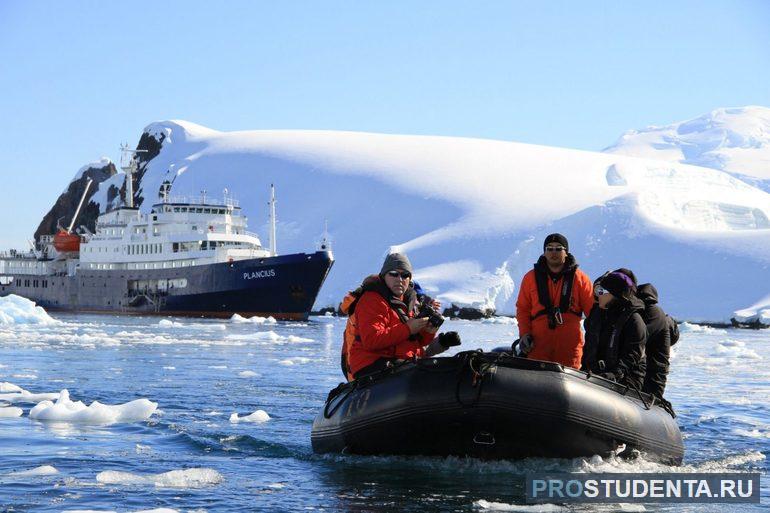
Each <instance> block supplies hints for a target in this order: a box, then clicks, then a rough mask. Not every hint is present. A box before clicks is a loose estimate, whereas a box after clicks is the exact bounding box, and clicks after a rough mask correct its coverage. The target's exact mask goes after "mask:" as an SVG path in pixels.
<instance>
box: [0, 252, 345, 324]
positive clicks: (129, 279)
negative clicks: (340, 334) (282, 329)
mask: <svg viewBox="0 0 770 513" xmlns="http://www.w3.org/2000/svg"><path fill="white" fill-rule="evenodd" d="M333 263H334V260H333V258H332V255H331V252H328V251H318V252H316V253H309V254H306V253H299V254H293V255H281V256H276V257H265V258H254V259H248V260H239V261H233V262H223V263H217V264H207V265H197V266H192V267H182V268H173V269H147V270H83V269H79V270H78V271H77V273H76V274H75V275H74V276H30V275H15V276H14V279H13V282H12V283H11V284H9V285H7V286H2V287H0V296H4V295H8V294H16V295H19V296H23V297H26V298H29V299H31V300H33V301H35V302H36V303H37V304H39V305H40V306H42V307H44V308H46V309H48V310H69V311H81V312H82V311H88V312H105V313H121V314H158V315H187V316H189V315H192V316H205V317H230V316H232V315H233V314H236V313H237V314H239V315H243V316H254V315H259V316H270V315H271V316H273V317H275V318H277V319H294V320H304V319H307V317H308V315H309V314H310V311H311V309H312V308H313V303H314V302H315V299H316V296H317V295H318V292H319V290H320V289H321V286H322V285H323V282H324V280H325V279H326V276H327V275H328V274H329V271H330V269H331V267H332V265H333Z"/></svg>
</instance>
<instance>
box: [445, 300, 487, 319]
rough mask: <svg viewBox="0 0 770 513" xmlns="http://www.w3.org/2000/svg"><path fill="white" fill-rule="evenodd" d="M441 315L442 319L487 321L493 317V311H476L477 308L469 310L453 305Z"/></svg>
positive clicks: (485, 309)
mask: <svg viewBox="0 0 770 513" xmlns="http://www.w3.org/2000/svg"><path fill="white" fill-rule="evenodd" d="M443 315H444V317H451V318H455V319H466V320H470V321H476V320H479V319H488V318H489V317H492V316H494V315H495V310H494V308H490V309H487V308H484V309H478V308H469V307H464V306H463V307H460V306H457V305H455V304H454V303H453V304H452V305H451V306H449V307H447V308H445V309H444V313H443Z"/></svg>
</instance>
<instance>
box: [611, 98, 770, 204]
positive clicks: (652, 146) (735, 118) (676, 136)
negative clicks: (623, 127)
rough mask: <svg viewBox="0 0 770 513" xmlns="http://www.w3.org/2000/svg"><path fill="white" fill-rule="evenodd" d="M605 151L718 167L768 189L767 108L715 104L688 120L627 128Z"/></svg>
mask: <svg viewBox="0 0 770 513" xmlns="http://www.w3.org/2000/svg"><path fill="white" fill-rule="evenodd" d="M604 151H605V152H608V153H615V154H618V155H629V156H632V157H643V158H650V159H658V160H666V161H669V162H681V163H684V164H692V165H695V166H704V167H710V168H713V169H721V170H723V171H727V172H728V173H730V174H732V175H733V176H736V177H738V178H741V179H742V180H744V181H746V182H748V183H751V184H754V185H756V186H758V187H760V188H762V189H764V190H766V191H770V109H769V108H767V107H757V106H751V107H742V108H734V109H716V110H714V111H712V112H710V113H708V114H705V115H703V116H700V117H697V118H695V119H690V120H688V121H682V122H679V123H674V124H671V125H667V126H649V127H647V128H645V129H642V130H629V131H628V132H626V133H625V134H623V135H622V136H621V137H620V139H618V141H617V142H616V143H615V144H614V145H612V146H610V147H609V148H607V149H605V150H604Z"/></svg>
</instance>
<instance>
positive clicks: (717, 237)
mask: <svg viewBox="0 0 770 513" xmlns="http://www.w3.org/2000/svg"><path fill="white" fill-rule="evenodd" d="M145 131H146V132H147V133H149V134H152V135H153V136H154V137H156V138H157V139H161V137H162V138H163V143H162V148H161V151H160V153H159V154H158V155H157V156H156V157H155V158H154V159H152V160H150V161H149V162H148V163H147V165H146V168H145V174H144V176H143V178H142V182H141V184H140V185H139V186H138V189H139V188H141V191H142V194H143V197H144V199H145V201H144V203H143V204H142V206H141V208H142V210H143V211H148V210H149V208H150V206H151V204H152V203H154V202H155V201H157V195H156V191H158V188H159V186H160V184H161V183H162V181H163V180H165V179H167V178H169V179H172V178H175V182H174V189H173V191H172V194H173V195H187V196H197V195H198V194H199V191H201V190H203V189H205V190H206V191H207V194H208V196H209V197H211V196H217V195H218V194H217V193H218V192H219V191H222V190H223V189H225V188H228V189H229V190H230V191H231V192H232V193H234V194H235V195H236V197H238V198H239V199H240V200H241V206H242V207H243V208H244V211H245V212H246V214H247V215H248V216H250V217H251V222H250V229H251V230H252V231H256V232H259V233H260V234H262V235H263V236H264V234H265V233H266V220H267V207H266V202H267V199H268V194H269V185H270V184H271V183H275V184H276V191H277V195H278V221H279V222H278V250H279V252H281V253H290V252H298V251H312V250H314V242H315V241H318V240H319V239H320V237H321V235H322V232H323V229H324V221H325V220H328V225H329V232H330V234H331V236H332V239H333V249H334V252H335V257H336V259H337V262H336V264H335V267H334V268H333V270H332V272H331V274H330V276H329V278H328V281H327V283H326V285H325V286H324V288H323V289H322V291H321V294H320V295H319V298H318V301H317V303H316V306H318V307H320V306H327V305H333V304H336V303H337V302H339V300H340V299H341V298H342V296H343V294H344V292H345V291H346V290H348V289H350V288H352V287H354V286H356V285H357V283H359V282H360V280H361V279H362V278H363V277H364V276H365V275H367V274H369V273H371V272H373V271H377V270H378V269H379V266H380V264H381V261H382V258H383V256H384V254H385V253H386V252H387V251H388V248H389V247H392V248H395V249H399V250H401V251H406V252H407V253H408V254H409V256H410V258H411V259H412V262H413V264H414V266H415V267H416V269H417V270H416V273H415V275H416V278H417V279H418V280H419V281H421V284H422V285H423V287H424V288H426V289H428V290H430V291H433V292H434V293H436V294H438V297H439V298H440V299H442V300H443V301H444V302H445V303H449V302H455V303H456V304H459V305H466V306H467V305H473V306H477V307H485V306H486V307H490V306H494V307H496V308H497V310H498V312H500V313H513V312H514V309H515V306H514V303H515V294H516V285H517V284H518V282H519V280H520V279H521V276H522V275H523V273H524V272H526V271H527V270H528V269H530V268H531V266H532V263H533V262H534V261H535V260H536V259H537V257H538V255H539V254H540V253H541V252H542V246H541V241H542V239H543V237H544V236H545V235H546V234H547V233H550V232H552V231H560V232H562V233H564V234H565V235H567V237H568V238H569V239H570V243H571V244H570V250H571V252H572V253H573V254H575V256H576V257H577V259H578V261H579V262H580V263H581V264H582V266H583V268H584V269H585V270H586V271H587V272H588V273H589V274H590V275H592V276H596V275H598V274H600V273H602V272H604V271H605V270H607V269H611V268H616V267H620V266H626V267H630V268H632V269H634V270H635V271H636V272H637V274H638V275H639V277H640V279H642V280H645V281H652V282H654V283H655V284H656V285H657V287H658V289H659V291H660V292H661V296H662V302H663V305H664V306H665V307H667V308H668V309H669V310H670V311H671V312H672V313H673V314H675V315H678V316H680V317H685V318H688V319H699V320H702V319H709V320H724V319H729V318H730V317H731V316H732V315H733V312H734V311H735V310H737V309H739V308H744V307H746V306H747V305H750V304H753V303H756V302H757V301H758V300H759V299H760V298H763V297H765V296H767V295H768V293H769V292H770V280H767V279H764V277H766V276H768V275H770V273H768V269H769V268H770V222H769V221H768V219H770V195H768V194H767V193H766V192H763V191H762V190H759V189H757V188H754V187H752V186H750V185H747V184H746V183H744V182H743V181H741V180H739V179H736V178H734V177H733V176H730V175H729V174H727V173H724V172H722V171H718V170H714V169H707V168H703V167H695V166H689V165H684V164H678V163H672V162H666V161H663V160H652V159H640V158H633V157H628V156H624V155H617V154H609V153H595V152H586V151H577V150H568V149H562V148H553V147H545V146H535V145H528V144H520V143H514V142H504V141H495V140H482V139H469V138H453V137H431V136H409V135H385V134H373V133H357V132H333V131H306V130H271V131H241V132H218V131H215V130H212V129H209V128H206V127H202V126H200V125H196V124H194V123H190V122H186V121H163V122H157V123H153V124H151V125H149V126H148V127H147V128H146V129H145ZM746 269H751V270H752V271H753V272H755V273H756V274H755V277H754V278H753V279H752V278H747V276H746Z"/></svg>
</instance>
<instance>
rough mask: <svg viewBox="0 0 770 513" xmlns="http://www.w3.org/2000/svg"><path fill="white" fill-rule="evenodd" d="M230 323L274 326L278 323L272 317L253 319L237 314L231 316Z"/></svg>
mask: <svg viewBox="0 0 770 513" xmlns="http://www.w3.org/2000/svg"><path fill="white" fill-rule="evenodd" d="M230 321H231V322H236V323H241V324H242V323H250V324H276V323H278V321H276V320H275V318H274V317H272V316H270V317H259V316H257V315H255V316H254V317H242V316H240V315H238V314H233V316H232V317H230Z"/></svg>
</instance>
